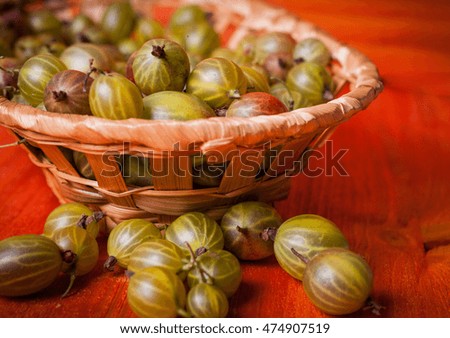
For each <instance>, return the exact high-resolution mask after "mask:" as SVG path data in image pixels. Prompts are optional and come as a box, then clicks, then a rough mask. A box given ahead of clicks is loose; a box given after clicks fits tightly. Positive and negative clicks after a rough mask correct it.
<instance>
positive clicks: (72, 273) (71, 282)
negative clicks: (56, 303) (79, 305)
mask: <svg viewBox="0 0 450 338" xmlns="http://www.w3.org/2000/svg"><path fill="white" fill-rule="evenodd" d="M76 277H77V275H76V274H75V269H73V271H72V272H71V273H70V282H69V286H68V287H67V289H66V291H65V292H64V293H63V294H62V296H61V298H64V297H66V296H67V295H68V294H69V292H70V290H71V289H72V286H73V284H74V282H75V278H76Z"/></svg>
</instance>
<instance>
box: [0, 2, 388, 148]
mask: <svg viewBox="0 0 450 338" xmlns="http://www.w3.org/2000/svg"><path fill="white" fill-rule="evenodd" d="M188 2H194V3H199V4H202V3H208V4H211V2H210V1H207V0H197V1H188ZM228 2H230V0H228ZM233 3H234V2H233ZM243 3H244V4H245V5H247V6H248V7H246V10H247V13H252V12H253V13H255V10H257V11H261V10H263V11H264V13H271V14H270V15H267V17H268V18H269V19H268V20H272V23H273V20H274V19H273V18H274V17H275V18H276V21H275V22H276V24H275V25H272V26H271V30H273V31H289V32H290V33H291V34H292V35H293V36H294V37H297V38H298V37H299V36H316V37H318V38H320V39H322V40H323V41H324V42H325V43H326V44H327V45H328V47H329V48H330V50H331V52H332V55H333V58H335V59H336V60H338V61H339V62H340V64H341V66H342V75H343V76H344V77H345V78H346V79H347V80H349V81H350V82H351V84H352V88H351V90H350V92H348V93H347V94H345V95H343V96H341V97H338V98H336V99H334V100H331V101H329V102H327V103H325V104H321V105H316V106H313V107H308V108H301V109H297V110H294V111H290V112H287V113H284V114H280V115H271V116H256V117H251V118H237V117H233V118H229V117H227V118H223V117H213V118H209V119H200V120H192V121H156V120H143V119H128V120H107V119H103V118H99V117H94V116H83V115H64V114H59V113H53V112H46V111H42V110H40V109H38V108H34V107H31V106H27V105H22V104H18V103H15V102H11V101H9V100H7V99H6V98H3V97H0V125H3V126H6V127H8V128H11V129H13V130H15V131H17V132H19V133H20V132H25V133H26V132H28V133H29V135H28V136H29V137H30V138H31V139H34V140H37V141H43V142H48V143H54V144H66V145H67V144H69V145H76V144H82V145H92V146H108V145H112V144H123V143H124V142H125V143H128V144H132V145H138V146H143V147H148V148H150V149H153V150H172V149H173V148H174V145H177V147H179V148H180V149H187V148H192V146H193V145H195V148H196V149H201V150H203V151H207V150H208V149H217V148H223V147H229V146H230V145H233V146H244V147H245V146H246V145H256V144H261V143H264V142H266V141H268V140H274V139H288V138H290V137H294V136H295V135H298V134H299V133H301V134H309V133H314V132H316V131H317V130H318V129H326V128H329V127H332V126H335V125H337V124H339V123H341V122H343V121H345V120H347V119H348V118H350V117H351V116H353V115H354V114H356V113H357V112H359V111H361V110H363V109H365V108H367V106H368V105H369V104H370V103H371V102H372V101H373V100H374V99H375V98H376V97H377V96H378V94H379V93H381V91H382V90H383V83H382V82H381V79H380V76H379V74H378V70H377V67H376V66H375V65H374V64H373V63H372V62H371V61H370V60H369V59H368V58H367V57H366V56H365V55H363V54H362V53H361V52H359V51H358V50H356V49H354V48H352V47H349V46H346V45H344V44H343V43H341V42H339V41H337V40H336V39H335V38H333V37H331V36H330V35H329V34H328V33H326V32H324V31H322V30H321V29H320V28H319V27H317V26H315V25H313V24H311V23H309V22H307V21H304V20H302V19H300V18H298V17H294V16H293V15H291V14H290V13H288V12H287V11H286V10H284V9H279V8H274V7H271V6H270V5H267V4H265V3H262V2H260V1H244V2H243ZM255 6H256V8H255ZM237 10H241V11H242V9H239V8H238V9H237ZM241 14H242V13H241ZM266 24H267V23H266ZM260 25H265V24H264V22H263V23H261V22H258V21H255V22H254V23H253V26H250V27H249V29H255V28H258V27H259V26H260ZM255 26H257V27H255ZM266 27H267V26H266Z"/></svg>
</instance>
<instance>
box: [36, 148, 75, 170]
mask: <svg viewBox="0 0 450 338" xmlns="http://www.w3.org/2000/svg"><path fill="white" fill-rule="evenodd" d="M39 148H41V150H42V151H43V152H44V154H45V156H47V158H48V159H49V160H50V161H51V162H52V163H53V164H54V165H55V167H56V168H58V170H59V171H62V172H64V173H66V174H70V175H73V176H76V177H80V174H78V171H77V170H76V169H74V167H73V166H72V164H71V163H70V162H69V160H68V159H67V158H66V156H64V154H63V153H62V151H61V149H59V148H58V146H54V145H48V144H40V145H39Z"/></svg>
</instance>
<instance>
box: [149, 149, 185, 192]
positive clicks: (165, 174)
mask: <svg viewBox="0 0 450 338" xmlns="http://www.w3.org/2000/svg"><path fill="white" fill-rule="evenodd" d="M150 171H151V173H152V181H153V186H154V188H155V190H191V189H192V187H193V183H192V169H191V159H190V158H189V156H169V157H166V158H152V159H151V165H150Z"/></svg>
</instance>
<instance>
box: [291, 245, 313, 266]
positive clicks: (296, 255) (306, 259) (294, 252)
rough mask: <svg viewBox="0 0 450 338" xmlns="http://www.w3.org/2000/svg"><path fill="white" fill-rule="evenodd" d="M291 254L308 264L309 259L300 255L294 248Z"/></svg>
mask: <svg viewBox="0 0 450 338" xmlns="http://www.w3.org/2000/svg"><path fill="white" fill-rule="evenodd" d="M291 252H292V253H293V254H294V255H295V257H298V258H300V260H301V261H302V262H303V263H305V264H308V262H309V259H308V258H306V257H305V256H303V255H302V254H300V253H299V252H298V251H297V250H295V249H294V248H291Z"/></svg>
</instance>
